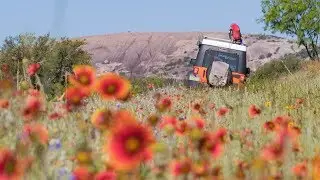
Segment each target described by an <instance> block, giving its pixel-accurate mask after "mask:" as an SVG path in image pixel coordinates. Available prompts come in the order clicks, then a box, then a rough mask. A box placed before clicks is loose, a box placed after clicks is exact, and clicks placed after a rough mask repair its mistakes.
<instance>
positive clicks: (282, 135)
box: [262, 129, 288, 161]
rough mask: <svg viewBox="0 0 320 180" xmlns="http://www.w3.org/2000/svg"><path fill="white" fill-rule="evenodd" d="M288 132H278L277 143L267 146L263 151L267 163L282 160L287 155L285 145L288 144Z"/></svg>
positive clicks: (284, 130)
mask: <svg viewBox="0 0 320 180" xmlns="http://www.w3.org/2000/svg"><path fill="white" fill-rule="evenodd" d="M287 137H288V132H287V130H286V129H283V130H282V131H280V132H278V134H277V137H276V141H275V142H273V143H272V144H270V145H267V146H266V147H265V148H264V149H263V150H262V158H263V159H264V160H267V161H272V160H282V158H283V156H284V153H285V145H286V142H287Z"/></svg>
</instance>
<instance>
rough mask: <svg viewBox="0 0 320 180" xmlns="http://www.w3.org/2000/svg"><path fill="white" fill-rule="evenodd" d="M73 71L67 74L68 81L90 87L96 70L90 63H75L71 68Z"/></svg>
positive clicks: (75, 84)
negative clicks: (69, 74)
mask: <svg viewBox="0 0 320 180" xmlns="http://www.w3.org/2000/svg"><path fill="white" fill-rule="evenodd" d="M73 73H74V74H72V75H71V76H69V82H70V83H71V84H72V85H74V86H79V87H82V88H91V87H92V86H93V85H94V81H95V79H96V71H95V69H94V68H93V67H92V66H90V65H77V66H75V67H74V68H73Z"/></svg>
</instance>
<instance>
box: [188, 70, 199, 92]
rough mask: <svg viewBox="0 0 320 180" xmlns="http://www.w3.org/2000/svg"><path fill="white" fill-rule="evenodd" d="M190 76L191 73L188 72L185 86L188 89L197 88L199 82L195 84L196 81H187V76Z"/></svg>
mask: <svg viewBox="0 0 320 180" xmlns="http://www.w3.org/2000/svg"><path fill="white" fill-rule="evenodd" d="M190 74H192V72H189V73H188V74H187V80H186V86H187V87H188V88H192V87H197V86H199V84H200V83H199V82H197V81H193V80H190V79H189V75H190Z"/></svg>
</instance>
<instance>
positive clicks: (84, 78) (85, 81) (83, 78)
mask: <svg viewBox="0 0 320 180" xmlns="http://www.w3.org/2000/svg"><path fill="white" fill-rule="evenodd" d="M79 81H80V83H81V84H89V78H88V77H87V76H85V75H82V76H80V78H79Z"/></svg>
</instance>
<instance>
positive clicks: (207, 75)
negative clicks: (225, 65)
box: [206, 63, 232, 87]
mask: <svg viewBox="0 0 320 180" xmlns="http://www.w3.org/2000/svg"><path fill="white" fill-rule="evenodd" d="M211 69H212V63H211V64H210V65H209V66H208V69H207V72H206V77H207V80H208V81H207V84H208V85H209V86H210V87H214V85H212V84H210V82H209V76H210V72H211ZM230 84H232V72H231V69H230V68H229V69H228V79H227V84H226V85H225V86H228V85H230Z"/></svg>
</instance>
